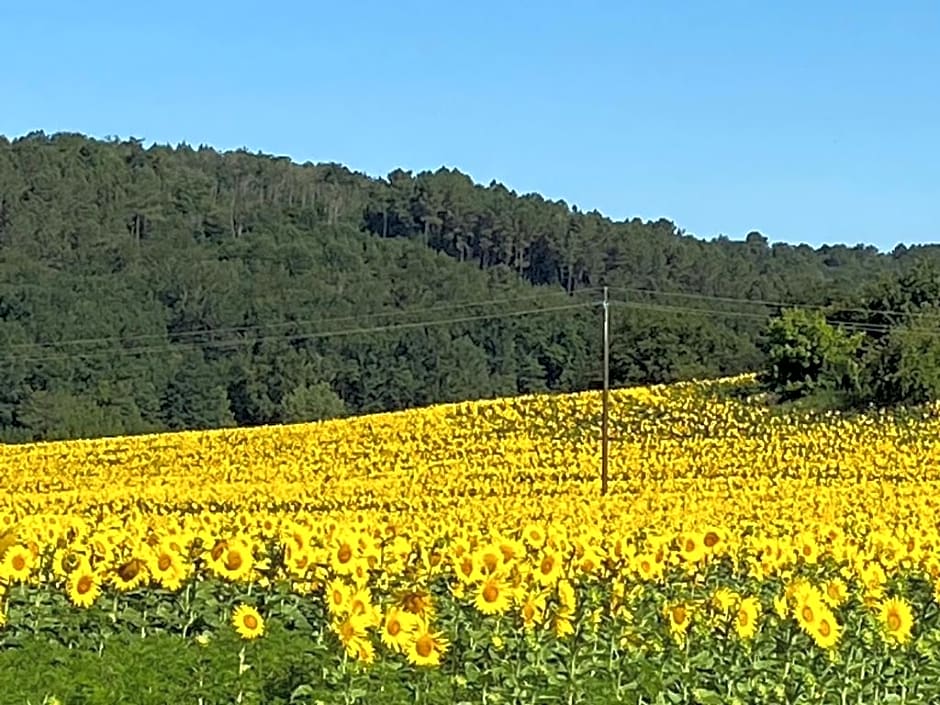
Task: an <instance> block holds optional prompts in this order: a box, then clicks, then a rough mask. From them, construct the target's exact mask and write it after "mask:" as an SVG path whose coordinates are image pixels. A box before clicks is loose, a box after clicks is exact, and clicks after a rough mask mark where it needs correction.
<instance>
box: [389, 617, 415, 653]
mask: <svg viewBox="0 0 940 705" xmlns="http://www.w3.org/2000/svg"><path fill="white" fill-rule="evenodd" d="M419 621H420V620H419V618H418V617H417V616H415V615H413V614H411V612H405V611H404V610H401V609H399V608H398V607H389V608H388V611H387V612H386V613H385V619H383V620H382V634H381V639H382V643H383V644H385V645H386V646H387V647H389V648H390V649H394V650H396V651H404V650H405V648H406V647H407V645H408V643H409V641H410V640H411V639H412V635H413V633H414V632H415V631H416V630H417V629H418V624H419Z"/></svg>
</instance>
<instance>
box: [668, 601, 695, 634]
mask: <svg viewBox="0 0 940 705" xmlns="http://www.w3.org/2000/svg"><path fill="white" fill-rule="evenodd" d="M663 615H664V616H665V617H666V620H667V621H668V622H669V633H670V634H672V636H673V638H675V639H676V640H677V641H682V640H683V639H684V638H685V635H686V632H688V630H689V625H690V624H691V622H692V614H691V610H690V606H689V605H687V604H685V603H681V602H680V603H677V604H672V605H666V606H665V607H664V608H663Z"/></svg>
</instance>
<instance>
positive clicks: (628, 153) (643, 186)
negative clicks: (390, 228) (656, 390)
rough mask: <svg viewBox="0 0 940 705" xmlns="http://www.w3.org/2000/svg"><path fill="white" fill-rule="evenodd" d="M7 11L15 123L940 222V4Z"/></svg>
mask: <svg viewBox="0 0 940 705" xmlns="http://www.w3.org/2000/svg"><path fill="white" fill-rule="evenodd" d="M144 8H147V9H144ZM0 28H2V30H3V31H2V40H0V65H2V67H3V71H2V73H0V101H2V107H0V132H2V133H3V134H6V135H7V136H11V137H12V136H17V135H22V134H25V133H27V132H29V131H31V130H37V129H42V130H46V131H47V132H55V131H78V132H84V133H86V134H91V135H94V136H98V137H104V136H107V135H117V136H120V137H128V136H134V137H139V138H142V139H144V140H146V141H148V142H151V141H156V142H161V143H166V142H169V143H173V144H175V143H177V142H180V141H186V142H188V143H190V144H193V145H198V144H200V143H205V144H210V145H213V146H215V147H219V148H237V147H247V148H248V149H250V150H251V151H259V150H260V151H263V152H267V153H275V154H284V155H288V156H290V157H292V158H294V159H295V160H298V161H306V160H311V161H337V162H342V163H344V164H346V165H348V166H349V167H351V168H353V169H356V170H359V171H365V172H367V173H369V174H373V175H384V174H387V173H388V172H389V171H391V170H392V169H394V168H396V167H402V168H405V169H411V170H413V171H420V170H424V169H436V168H437V167H439V166H442V165H446V166H453V167H457V168H459V169H461V170H462V171H464V172H467V173H469V174H470V175H471V176H472V177H473V178H474V179H476V180H477V181H481V182H484V183H488V182H489V181H490V180H491V179H496V180H498V181H501V182H503V183H505V184H506V185H507V186H508V187H510V188H513V189H515V190H517V191H519V192H527V191H538V192H540V193H542V194H543V195H545V196H547V197H550V198H563V199H565V200H566V201H567V202H568V203H570V204H576V205H578V206H579V207H580V208H582V209H584V210H591V209H597V210H599V211H601V212H602V213H605V214H606V215H609V216H611V217H613V218H616V219H620V218H626V217H634V216H639V217H642V218H658V217H660V216H663V217H667V218H670V219H672V220H674V221H675V222H676V223H677V224H678V225H679V226H680V227H682V228H685V230H686V231H688V232H690V233H693V234H695V235H698V236H701V237H706V238H710V237H714V236H716V235H718V234H719V233H723V234H726V235H728V236H729V237H731V238H734V239H738V238H742V237H744V235H745V234H746V233H747V232H748V231H750V230H752V229H756V230H760V231H761V232H763V233H764V234H766V235H767V236H768V237H769V238H770V239H771V240H774V241H776V240H784V241H789V242H809V243H811V244H820V243H823V242H848V243H852V244H854V243H858V242H864V243H868V244H874V245H876V246H878V247H879V248H881V249H890V248H892V247H893V246H894V245H895V244H896V243H897V242H905V243H912V242H931V241H940V0H911V1H905V0H897V1H896V2H866V0H855V1H851V2H850V1H849V0H818V1H817V2H804V1H796V0H788V1H786V2H777V1H773V2H771V1H770V0H766V1H764V0H753V1H750V2H745V1H743V0H742V1H740V2H725V1H723V0H694V1H691V0H690V1H680V0H670V1H668V2H655V1H653V0H650V1H649V2H642V3H640V2H626V1H621V2H617V1H610V2H591V1H590V0H584V1H582V2H578V3H575V2H570V3H565V4H561V3H558V4H552V3H549V2H528V1H527V2H521V1H520V2H516V1H513V0H502V1H501V2H490V1H488V0H485V1H484V0H474V1H473V2H442V1H440V0H438V1H436V2H412V1H407V0H396V1H395V2H374V1H371V0H369V1H366V0H363V1H359V2H352V1H351V2H348V3H341V2H336V1H335V0H334V1H331V2H312V1H311V2H300V1H295V2H287V1H278V0H269V1H268V2H238V1H235V0H231V1H227V2H209V1H208V0H190V1H189V2H176V1H170V2H160V3H157V2H154V3H130V2H95V1H94V0H88V1H86V2H65V1H63V0H49V1H48V2H45V3H26V2H21V3H5V6H4V8H3V11H2V14H0Z"/></svg>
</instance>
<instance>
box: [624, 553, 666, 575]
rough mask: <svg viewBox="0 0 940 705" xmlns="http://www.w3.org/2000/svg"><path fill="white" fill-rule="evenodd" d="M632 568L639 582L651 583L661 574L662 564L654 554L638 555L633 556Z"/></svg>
mask: <svg viewBox="0 0 940 705" xmlns="http://www.w3.org/2000/svg"><path fill="white" fill-rule="evenodd" d="M632 567H633V570H634V572H636V573H637V574H638V575H639V577H640V579H641V580H645V581H646V582H652V581H654V580H656V578H658V577H659V576H660V575H661V574H662V572H663V568H664V564H663V562H662V561H661V560H659V557H658V556H657V555H656V554H654V553H639V554H637V555H636V556H634V558H633V561H632Z"/></svg>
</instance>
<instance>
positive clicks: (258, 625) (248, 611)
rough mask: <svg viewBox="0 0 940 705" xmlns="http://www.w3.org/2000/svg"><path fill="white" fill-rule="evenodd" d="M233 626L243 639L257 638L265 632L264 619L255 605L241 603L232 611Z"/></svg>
mask: <svg viewBox="0 0 940 705" xmlns="http://www.w3.org/2000/svg"><path fill="white" fill-rule="evenodd" d="M232 626H233V627H235V631H236V632H238V636H240V637H241V638H242V639H257V638H258V637H259V636H261V635H262V634H264V619H263V618H262V617H261V614H260V613H259V612H258V610H256V609H255V608H254V607H251V606H250V605H239V606H238V607H236V608H235V611H234V612H233V613H232Z"/></svg>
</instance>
